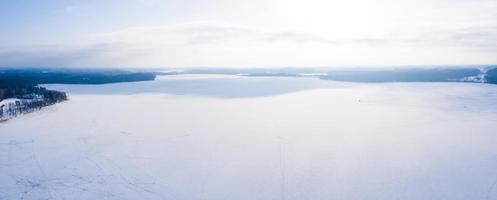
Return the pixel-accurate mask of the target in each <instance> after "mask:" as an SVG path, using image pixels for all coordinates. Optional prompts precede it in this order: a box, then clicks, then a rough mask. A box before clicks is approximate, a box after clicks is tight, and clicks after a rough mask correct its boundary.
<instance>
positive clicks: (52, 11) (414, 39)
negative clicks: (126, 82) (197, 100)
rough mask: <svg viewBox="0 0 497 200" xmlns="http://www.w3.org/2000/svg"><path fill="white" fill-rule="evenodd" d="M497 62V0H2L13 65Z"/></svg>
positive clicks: (0, 45) (5, 51)
mask: <svg viewBox="0 0 497 200" xmlns="http://www.w3.org/2000/svg"><path fill="white" fill-rule="evenodd" d="M446 64H455V65H460V64H497V1H496V0H342V1H334V0H305V1H298V0H244V1H242V0H204V1H200V0H197V1H194V0H107V1H105V0H86V1H75V0H72V1H69V0H67V1H64V0H44V1H39V0H0V66H4V67H201V66H210V67H288V66H294V67H304V66H309V67H313V66H357V65H361V66H369V65H370V66H392V65H446Z"/></svg>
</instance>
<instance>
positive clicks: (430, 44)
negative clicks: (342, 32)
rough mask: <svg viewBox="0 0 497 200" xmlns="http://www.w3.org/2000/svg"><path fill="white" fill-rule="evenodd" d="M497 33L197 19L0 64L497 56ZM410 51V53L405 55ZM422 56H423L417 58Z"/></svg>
mask: <svg viewBox="0 0 497 200" xmlns="http://www.w3.org/2000/svg"><path fill="white" fill-rule="evenodd" d="M496 35H497V27H478V28H464V29H455V30H445V31H433V32H427V33H412V34H397V35H391V36H384V37H375V38H332V37H326V36H323V35H319V34H315V33H307V32H301V31H279V32H278V31H266V30H260V29H255V28H251V27H243V26H234V25H230V24H224V23H213V22H198V23H186V24H177V25H171V26H146V27H132V28H128V29H123V30H118V31H114V32H108V33H102V34H95V35H92V36H91V37H88V38H85V39H82V40H81V42H78V44H54V45H45V46H28V47H16V48H5V47H4V48H1V47H0V66H36V67H38V66H58V67H120V66H125V67H167V66H174V67H178V66H275V65H276V66H297V65H298V66H302V65H314V66H316V65H341V64H363V65H364V64H389V63H390V64H392V63H393V64H421V63H424V64H441V63H444V64H447V63H451V61H454V62H456V61H457V62H458V63H471V62H479V61H480V62H481V61H484V62H497V60H495V59H489V55H495V54H496V53H497V49H496V48H495V47H496V46H497V36H496ZM467 49H472V50H474V49H477V50H479V51H483V53H482V54H481V55H480V54H475V53H474V52H473V53H472V54H471V55H464V56H463V57H461V56H459V57H458V58H456V57H457V56H458V55H462V54H464V53H467ZM406 52H409V54H412V55H406ZM411 52H412V53H411ZM423 56H424V57H423ZM494 57H495V56H494ZM419 58H422V60H416V59H419ZM462 58H465V59H466V60H464V59H462ZM402 62H408V63H402Z"/></svg>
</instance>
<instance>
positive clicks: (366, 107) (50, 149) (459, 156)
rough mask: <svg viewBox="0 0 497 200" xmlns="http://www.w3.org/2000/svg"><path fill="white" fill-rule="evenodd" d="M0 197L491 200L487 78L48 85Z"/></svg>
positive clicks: (4, 149) (494, 89)
mask: <svg viewBox="0 0 497 200" xmlns="http://www.w3.org/2000/svg"><path fill="white" fill-rule="evenodd" d="M48 87H49V88H52V89H59V90H63V91H68V92H69V94H70V100H69V101H66V102H63V103H60V104H56V105H55V106H50V107H47V108H44V109H42V110H41V111H39V112H35V113H31V114H27V115H23V116H20V117H19V118H16V119H14V120H10V121H7V122H4V123H0V199H179V200H196V199H216V200H217V199H237V200H241V199H247V200H253V199H287V200H290V199H296V200H301V199H451V200H455V199H497V145H496V141H497V105H496V102H497V86H496V85H486V84H474V83H388V84H383V83H382V84H353V83H340V82H333V81H324V80H318V79H313V78H283V77H270V78H268V77H234V76H206V75H197V76H190V75H180V76H166V77H162V78H160V79H159V80H156V81H151V82H140V83H120V84H109V85H93V86H88V85H48Z"/></svg>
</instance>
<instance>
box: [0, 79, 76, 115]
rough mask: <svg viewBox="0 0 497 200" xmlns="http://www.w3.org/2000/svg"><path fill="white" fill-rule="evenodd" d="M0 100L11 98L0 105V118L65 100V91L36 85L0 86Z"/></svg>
mask: <svg viewBox="0 0 497 200" xmlns="http://www.w3.org/2000/svg"><path fill="white" fill-rule="evenodd" d="M0 87H1V88H0V101H2V100H4V99H9V98H13V99H16V100H13V101H9V102H7V103H4V104H3V105H0V119H4V118H9V117H15V116H17V115H20V114H23V113H29V112H33V111H36V110H39V109H40V108H42V107H45V106H49V105H53V104H56V103H58V102H61V101H65V100H67V95H66V93H65V92H59V91H54V90H47V89H46V88H43V87H38V86H26V85H24V86H8V87H5V86H0Z"/></svg>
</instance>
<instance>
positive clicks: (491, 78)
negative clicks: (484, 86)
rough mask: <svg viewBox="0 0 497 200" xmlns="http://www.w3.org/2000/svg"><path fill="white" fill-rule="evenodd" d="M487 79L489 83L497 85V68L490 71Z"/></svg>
mask: <svg viewBox="0 0 497 200" xmlns="http://www.w3.org/2000/svg"><path fill="white" fill-rule="evenodd" d="M485 79H486V80H487V83H493V84H497V68H493V69H491V70H488V71H487V76H486V77H485Z"/></svg>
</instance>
